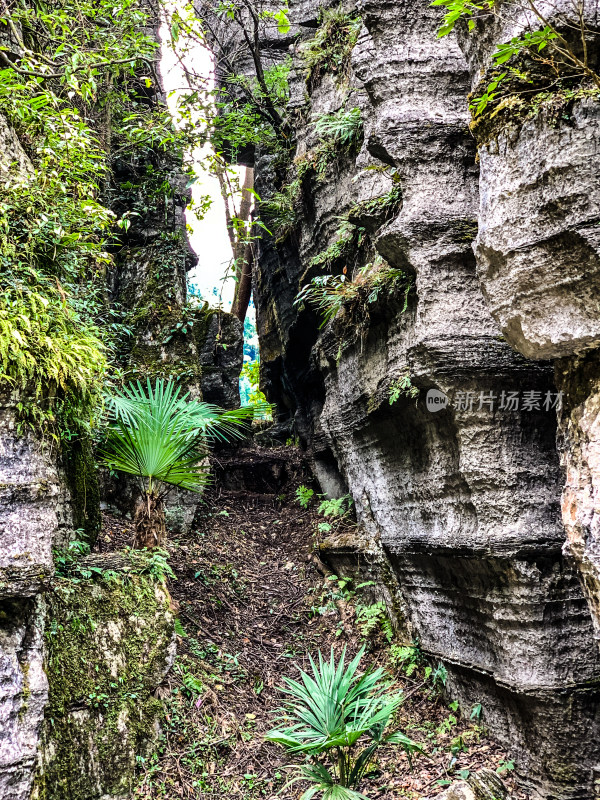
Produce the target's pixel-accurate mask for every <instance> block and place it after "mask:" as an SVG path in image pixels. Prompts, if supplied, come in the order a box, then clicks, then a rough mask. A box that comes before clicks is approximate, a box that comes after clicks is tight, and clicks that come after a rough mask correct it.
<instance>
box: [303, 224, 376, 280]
mask: <svg viewBox="0 0 600 800" xmlns="http://www.w3.org/2000/svg"><path fill="white" fill-rule="evenodd" d="M366 240H367V235H366V231H365V229H364V228H361V227H360V226H357V225H353V224H352V223H351V222H348V220H347V219H344V221H343V222H342V224H341V225H340V227H339V228H338V231H337V233H336V238H335V241H334V242H332V244H330V245H329V246H328V247H326V248H325V250H322V251H321V252H320V253H317V255H316V256H313V258H311V260H310V266H311V267H313V268H314V267H320V268H323V269H328V270H331V269H333V267H334V265H336V264H338V263H340V264H341V262H342V261H349V260H351V259H352V258H356V256H357V255H358V253H359V251H360V250H361V248H362V246H363V245H364V244H365V243H366ZM345 266H346V265H345Z"/></svg>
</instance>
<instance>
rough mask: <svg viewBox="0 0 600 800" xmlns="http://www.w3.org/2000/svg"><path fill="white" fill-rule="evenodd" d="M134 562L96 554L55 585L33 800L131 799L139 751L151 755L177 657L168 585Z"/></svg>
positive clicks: (49, 598) (48, 622) (50, 606)
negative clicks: (160, 694)
mask: <svg viewBox="0 0 600 800" xmlns="http://www.w3.org/2000/svg"><path fill="white" fill-rule="evenodd" d="M89 567H91V568H92V569H94V570H98V569H101V570H102V576H100V575H99V574H98V572H92V573H86V569H88V568H89ZM136 567H137V568H139V564H136V563H132V564H127V563H124V559H123V557H122V556H119V555H118V554H115V555H113V556H112V557H111V556H110V555H109V556H103V557H102V558H101V559H100V558H99V557H94V556H91V557H89V558H88V559H82V560H81V562H80V563H79V565H78V571H77V574H76V575H75V576H74V577H76V578H77V582H73V581H71V580H69V579H64V578H63V579H60V578H57V579H55V581H54V582H53V586H52V588H53V591H52V593H51V594H49V595H48V596H47V599H46V603H47V614H46V622H45V634H44V639H45V659H44V667H45V671H46V674H47V676H48V684H49V691H48V703H47V705H46V708H45V712H44V722H43V727H42V733H41V745H40V749H39V753H38V759H37V773H36V779H35V785H34V791H33V794H32V798H34V800H37V799H38V798H39V800H45V799H46V798H48V799H50V798H52V800H62V798H64V799H65V800H67V798H68V800H94V798H106V797H112V798H122V800H127V798H129V797H131V796H132V793H133V788H134V782H135V770H136V763H137V762H136V757H137V756H139V755H144V754H148V752H149V751H151V747H152V743H153V741H154V739H155V738H156V736H157V734H158V726H159V724H160V722H161V719H162V703H161V701H160V699H158V698H157V697H156V695H155V692H156V689H157V687H158V686H159V685H160V683H161V682H162V680H163V678H164V677H165V675H166V673H167V671H168V670H169V669H170V667H171V664H172V661H173V658H174V654H175V638H174V637H175V634H174V630H173V614H172V613H171V611H170V599H169V596H168V594H167V592H166V589H165V588H164V586H163V585H162V584H161V583H160V582H158V581H156V580H154V579H153V578H152V576H151V575H148V574H136ZM86 574H89V577H88V578H85V575H86Z"/></svg>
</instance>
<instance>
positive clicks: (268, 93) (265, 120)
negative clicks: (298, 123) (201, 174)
mask: <svg viewBox="0 0 600 800" xmlns="http://www.w3.org/2000/svg"><path fill="white" fill-rule="evenodd" d="M291 67H292V59H291V57H289V56H288V57H287V58H286V59H285V60H284V61H282V62H281V63H278V64H273V65H271V66H269V67H267V68H266V69H265V70H264V84H263V85H261V82H260V81H259V80H258V79H257V78H255V77H249V76H247V75H242V74H230V75H229V76H228V78H227V80H226V82H225V85H224V86H223V87H222V88H220V89H216V90H215V100H216V107H217V109H218V114H217V116H216V117H215V118H214V120H213V121H212V122H213V131H212V136H211V138H212V143H213V146H214V148H215V150H216V151H217V152H224V153H226V154H227V155H228V157H229V158H230V159H231V160H233V161H235V158H236V156H237V155H238V154H239V153H241V152H242V151H246V150H247V149H248V148H254V147H257V146H260V147H261V148H262V149H263V150H265V151H267V152H279V151H280V150H281V149H282V147H283V149H285V148H286V146H287V145H286V143H285V139H282V136H281V131H280V130H278V127H277V125H276V124H274V121H273V118H272V116H270V115H269V113H268V112H267V109H268V108H269V106H273V108H274V109H275V111H276V113H277V114H278V115H279V116H281V117H284V116H285V110H286V106H287V102H288V100H289V75H290V70H291Z"/></svg>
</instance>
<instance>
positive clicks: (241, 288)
mask: <svg viewBox="0 0 600 800" xmlns="http://www.w3.org/2000/svg"><path fill="white" fill-rule="evenodd" d="M253 262H254V250H253V248H252V245H251V244H250V242H248V244H247V246H246V253H245V255H244V263H243V264H242V272H241V275H240V277H239V280H238V283H237V286H236V287H235V297H234V299H233V305H232V306H231V313H232V314H235V316H236V317H237V318H238V319H239V321H240V322H241V323H242V325H243V324H244V320H245V319H246V314H247V313H248V306H249V305H250V297H251V296H252V264H253Z"/></svg>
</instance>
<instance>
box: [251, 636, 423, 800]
mask: <svg viewBox="0 0 600 800" xmlns="http://www.w3.org/2000/svg"><path fill="white" fill-rule="evenodd" d="M363 655H364V647H363V648H362V649H361V650H360V651H359V652H358V654H357V655H356V656H355V657H354V658H353V659H352V660H351V661H350V662H349V663H348V664H346V660H345V659H346V650H345V649H344V651H343V652H342V655H341V656H340V659H339V661H338V662H337V663H336V659H335V655H334V652H333V648H332V651H331V656H330V658H329V660H328V661H327V660H325V659H324V658H323V655H322V654H321V652H319V653H318V661H317V662H315V660H313V658H312V657H309V661H310V665H311V669H312V674H308V673H306V672H304V671H302V670H301V671H300V680H299V681H295V680H292V679H291V678H285V683H286V686H285V688H284V689H283V692H284V693H285V694H286V695H287V696H288V698H289V699H288V700H287V702H286V703H285V705H284V707H283V708H282V709H280V711H279V714H280V717H279V723H280V726H281V727H279V728H278V729H275V730H272V731H270V732H269V733H268V734H267V736H266V739H267V740H268V741H271V742H276V743H277V744H280V745H282V746H283V747H285V749H286V750H287V751H288V752H289V753H290V754H294V755H304V756H308V757H309V759H310V761H309V763H305V764H302V765H299V766H297V767H296V770H297V777H296V778H295V779H294V780H293V781H291V782H292V783H293V782H295V781H298V780H307V781H310V783H311V784H312V785H311V787H310V788H309V789H308V790H307V791H306V792H304V794H303V795H302V798H303V800H310V798H312V797H314V796H315V795H316V794H318V793H321V794H322V796H323V798H330V799H331V800H333V798H340V799H341V798H344V800H345V799H346V798H362V797H364V795H361V794H360V793H359V792H357V791H356V789H357V787H358V786H359V784H360V782H361V780H362V779H363V777H364V775H365V773H366V772H367V770H368V768H369V766H370V764H371V762H372V760H373V757H374V754H375V751H376V750H377V748H379V747H381V746H382V745H386V744H399V745H401V746H402V747H403V748H404V750H405V751H406V753H407V754H409V756H410V755H411V754H412V753H415V752H422V748H421V747H420V745H418V744H416V743H415V742H413V741H412V740H411V739H409V738H408V737H407V736H405V735H404V734H403V733H402V732H400V731H396V732H394V733H388V730H387V729H388V726H389V725H390V722H391V719H392V716H393V715H394V713H395V712H396V710H397V709H398V708H399V706H400V704H401V703H402V696H401V695H398V694H394V693H392V692H391V690H390V685H389V682H388V681H387V680H386V678H385V674H384V671H383V669H382V668H377V669H374V670H373V669H368V670H367V671H365V672H362V673H361V672H359V669H358V668H359V664H360V661H361V659H362V657H363ZM361 739H363V740H364V741H365V746H364V747H363V749H362V750H361V751H360V752H357V750H356V747H357V745H358V742H359V740H361ZM326 765H327V766H326ZM348 790H350V791H348Z"/></svg>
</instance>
